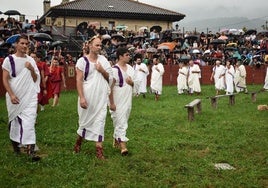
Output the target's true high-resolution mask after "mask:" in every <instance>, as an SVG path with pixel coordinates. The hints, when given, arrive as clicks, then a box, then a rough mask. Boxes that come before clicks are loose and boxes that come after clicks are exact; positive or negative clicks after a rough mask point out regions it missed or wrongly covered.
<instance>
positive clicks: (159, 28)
mask: <svg viewBox="0 0 268 188" xmlns="http://www.w3.org/2000/svg"><path fill="white" fill-rule="evenodd" d="M154 29H155V30H156V32H160V31H162V27H161V26H159V25H154V26H153V27H151V28H150V31H153V30H154Z"/></svg>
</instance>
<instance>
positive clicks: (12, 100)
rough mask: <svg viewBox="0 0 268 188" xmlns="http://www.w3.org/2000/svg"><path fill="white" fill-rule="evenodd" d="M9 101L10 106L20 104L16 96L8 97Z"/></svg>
mask: <svg viewBox="0 0 268 188" xmlns="http://www.w3.org/2000/svg"><path fill="white" fill-rule="evenodd" d="M10 100H11V102H12V104H19V103H20V100H19V98H18V97H17V96H16V95H12V96H10Z"/></svg>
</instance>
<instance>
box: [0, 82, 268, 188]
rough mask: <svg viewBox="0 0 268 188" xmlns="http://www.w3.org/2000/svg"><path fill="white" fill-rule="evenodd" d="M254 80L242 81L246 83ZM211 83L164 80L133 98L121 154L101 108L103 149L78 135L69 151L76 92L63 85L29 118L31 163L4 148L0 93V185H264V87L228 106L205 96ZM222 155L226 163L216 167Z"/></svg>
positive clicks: (267, 130)
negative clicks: (198, 105)
mask: <svg viewBox="0 0 268 188" xmlns="http://www.w3.org/2000/svg"><path fill="white" fill-rule="evenodd" d="M261 87H262V86H260V85H249V86H248V88H249V91H253V90H259V89H260V88H261ZM214 94H215V91H214V87H213V86H212V85H210V86H202V95H200V96H196V95H193V96H188V95H180V96H178V95H177V91H176V87H175V86H166V87H164V89H163V95H162V96H161V98H160V101H158V102H156V101H154V96H153V95H151V94H148V95H147V97H146V98H145V99H144V98H142V97H139V98H134V99H133V109H132V113H131V117H130V120H129V129H128V132H127V133H128V134H127V136H128V138H129V139H130V141H129V142H128V149H129V151H130V154H129V155H128V156H126V157H122V156H121V155H120V153H119V151H118V150H116V149H114V148H113V147H112V140H113V139H112V132H113V127H112V121H111V118H110V116H109V115H108V116H107V124H106V128H105V141H104V154H105V156H106V158H107V160H106V161H99V160H98V159H96V157H95V148H94V143H93V142H83V145H82V151H81V153H79V154H73V152H72V149H73V145H74V142H75V138H76V130H77V126H78V125H77V120H78V117H77V106H76V105H77V93H76V91H69V92H63V93H62V94H61V98H60V105H59V106H57V107H55V108H52V107H50V106H46V109H45V111H42V112H40V113H39V115H38V124H37V126H36V132H37V143H38V146H39V148H40V151H38V154H39V155H40V156H42V160H41V161H40V162H37V163H32V162H30V161H29V159H28V158H27V157H26V156H25V155H21V156H15V155H14V154H13V152H12V148H11V144H10V141H9V136H8V131H7V112H6V107H5V100H4V98H1V99H0V110H1V111H0V122H1V124H0V137H1V139H0V144H1V148H0V161H1V166H0V187H2V188H3V187H109V188H117V187H120V188H121V187H191V188H192V187H268V149H267V146H268V139H267V138H268V123H267V120H268V111H257V106H258V104H267V103H268V93H267V92H262V93H259V94H258V95H257V101H256V102H255V103H254V102H252V101H251V97H250V95H247V94H242V93H241V94H238V95H236V101H235V102H236V103H235V105H234V106H229V105H228V98H226V97H224V98H220V99H219V103H218V108H217V109H213V108H212V107H211V105H210V100H209V99H207V96H212V95H214ZM195 98H200V99H201V100H202V113H201V114H196V115H195V120H194V121H192V122H189V121H188V119H187V109H185V108H184V105H186V104H187V103H189V102H191V101H192V100H193V99H195ZM215 163H228V164H230V165H232V166H233V167H234V168H235V169H234V170H217V169H215V167H214V164H215Z"/></svg>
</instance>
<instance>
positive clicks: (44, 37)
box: [33, 33, 53, 41]
mask: <svg viewBox="0 0 268 188" xmlns="http://www.w3.org/2000/svg"><path fill="white" fill-rule="evenodd" d="M33 38H34V39H35V40H37V41H53V39H52V37H51V36H50V35H49V34H46V33H36V34H34V36H33Z"/></svg>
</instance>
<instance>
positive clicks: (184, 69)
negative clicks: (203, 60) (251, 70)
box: [177, 59, 247, 95]
mask: <svg viewBox="0 0 268 188" xmlns="http://www.w3.org/2000/svg"><path fill="white" fill-rule="evenodd" d="M246 75H247V73H246V68H245V66H244V65H243V64H242V63H241V61H237V62H236V64H235V65H234V66H233V65H232V63H231V61H229V60H227V61H226V62H225V65H223V63H222V61H221V60H219V59H218V60H216V61H215V65H214V66H213V68H212V74H211V77H210V80H211V81H212V82H214V84H215V89H216V95H219V94H221V91H224V92H225V94H233V93H234V92H235V91H236V92H237V93H239V92H245V93H247V86H246ZM200 78H201V69H200V67H199V65H197V64H195V63H194V62H193V60H191V59H190V60H189V61H187V62H181V63H179V70H178V76H177V89H178V94H183V93H189V94H193V93H197V94H200V93H201V87H200Z"/></svg>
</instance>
